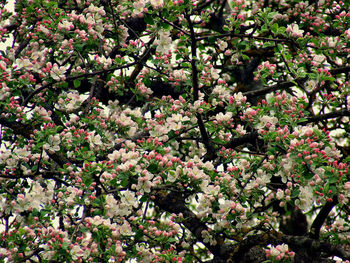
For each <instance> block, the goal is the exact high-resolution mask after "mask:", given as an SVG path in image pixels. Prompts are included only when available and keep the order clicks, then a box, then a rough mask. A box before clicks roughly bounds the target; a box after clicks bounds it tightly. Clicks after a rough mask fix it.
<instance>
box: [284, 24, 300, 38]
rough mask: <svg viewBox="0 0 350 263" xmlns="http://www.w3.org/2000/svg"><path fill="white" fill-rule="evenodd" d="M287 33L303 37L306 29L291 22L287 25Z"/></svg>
mask: <svg viewBox="0 0 350 263" xmlns="http://www.w3.org/2000/svg"><path fill="white" fill-rule="evenodd" d="M286 32H287V33H291V34H292V36H293V37H302V36H303V33H304V30H301V29H299V26H298V25H297V24H291V25H289V26H287V30H286Z"/></svg>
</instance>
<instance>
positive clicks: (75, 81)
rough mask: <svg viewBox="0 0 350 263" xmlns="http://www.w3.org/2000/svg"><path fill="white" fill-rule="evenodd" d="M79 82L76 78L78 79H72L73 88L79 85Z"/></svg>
mask: <svg viewBox="0 0 350 263" xmlns="http://www.w3.org/2000/svg"><path fill="white" fill-rule="evenodd" d="M80 83H81V81H80V80H78V79H76V80H74V81H73V84H74V88H79V87H80Z"/></svg>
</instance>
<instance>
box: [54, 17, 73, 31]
mask: <svg viewBox="0 0 350 263" xmlns="http://www.w3.org/2000/svg"><path fill="white" fill-rule="evenodd" d="M57 27H58V29H65V30H67V31H69V30H72V29H73V28H74V25H73V23H72V22H69V21H68V20H66V19H64V20H62V22H60V23H59V24H58V26H57Z"/></svg>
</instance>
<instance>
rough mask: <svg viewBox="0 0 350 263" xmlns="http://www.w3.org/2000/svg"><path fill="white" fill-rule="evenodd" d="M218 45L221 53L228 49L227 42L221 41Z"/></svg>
mask: <svg viewBox="0 0 350 263" xmlns="http://www.w3.org/2000/svg"><path fill="white" fill-rule="evenodd" d="M218 45H219V48H220V50H221V51H224V50H225V49H226V48H227V46H228V45H227V42H226V41H222V40H219V41H218Z"/></svg>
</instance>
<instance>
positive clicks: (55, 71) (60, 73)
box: [50, 63, 67, 81]
mask: <svg viewBox="0 0 350 263" xmlns="http://www.w3.org/2000/svg"><path fill="white" fill-rule="evenodd" d="M66 71H67V69H66V67H64V66H58V65H57V64H56V63H55V64H54V65H53V66H52V68H51V71H50V76H51V78H53V79H54V80H56V81H60V80H63V79H64V78H65V75H64V73H66Z"/></svg>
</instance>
